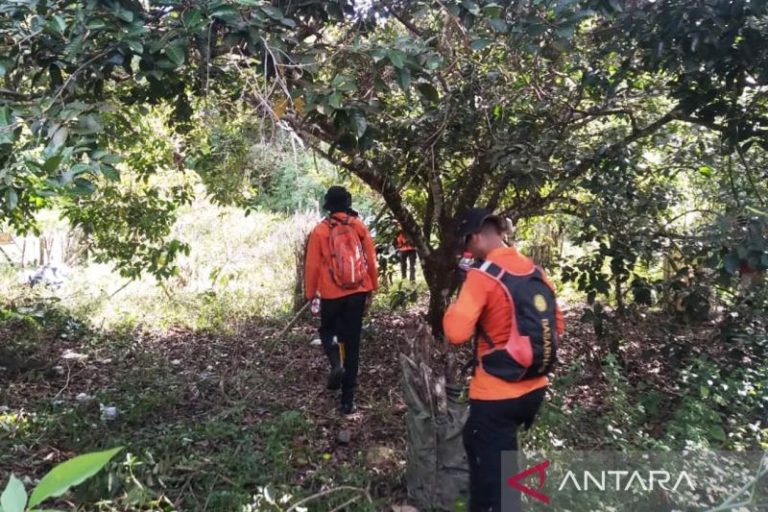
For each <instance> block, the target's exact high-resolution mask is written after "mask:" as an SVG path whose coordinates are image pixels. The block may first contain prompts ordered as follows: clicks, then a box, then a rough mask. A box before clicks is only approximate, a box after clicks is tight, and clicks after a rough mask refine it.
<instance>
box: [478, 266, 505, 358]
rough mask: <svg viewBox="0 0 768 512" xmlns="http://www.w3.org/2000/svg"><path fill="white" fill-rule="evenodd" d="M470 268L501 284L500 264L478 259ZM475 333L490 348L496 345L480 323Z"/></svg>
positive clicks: (502, 270)
mask: <svg viewBox="0 0 768 512" xmlns="http://www.w3.org/2000/svg"><path fill="white" fill-rule="evenodd" d="M470 270H477V271H479V272H482V273H483V274H485V275H487V276H488V277H490V278H491V279H493V280H494V281H497V282H499V284H501V281H500V279H501V277H502V275H503V274H504V269H502V268H501V267H500V266H498V265H497V264H495V263H493V262H492V261H488V260H478V261H476V262H474V263H473V264H472V266H471V267H470ZM477 333H478V334H479V335H480V336H482V337H483V338H484V339H485V341H486V342H487V343H488V345H489V346H490V347H491V348H496V345H495V344H494V342H493V340H492V339H491V337H490V336H489V335H488V333H487V332H485V330H484V329H483V328H482V327H480V324H477ZM475 352H477V347H475Z"/></svg>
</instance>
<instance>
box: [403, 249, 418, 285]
mask: <svg viewBox="0 0 768 512" xmlns="http://www.w3.org/2000/svg"><path fill="white" fill-rule="evenodd" d="M399 256H400V273H401V275H402V276H403V279H405V275H406V274H407V273H408V264H409V263H410V265H411V274H410V279H411V281H415V280H416V251H415V250H413V251H400V254H399Z"/></svg>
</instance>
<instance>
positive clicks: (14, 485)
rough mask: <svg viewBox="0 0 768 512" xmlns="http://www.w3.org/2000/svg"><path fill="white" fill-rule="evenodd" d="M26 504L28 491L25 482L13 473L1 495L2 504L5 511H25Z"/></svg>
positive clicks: (0, 503) (0, 501) (0, 502)
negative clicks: (25, 488)
mask: <svg viewBox="0 0 768 512" xmlns="http://www.w3.org/2000/svg"><path fill="white" fill-rule="evenodd" d="M26 505H27V491H25V490H24V484H23V483H21V480H19V479H18V478H16V476H15V475H11V478H9V479H8V485H6V486H5V490H4V491H3V494H2V495H0V506H2V510H3V512H24V507H25V506H26Z"/></svg>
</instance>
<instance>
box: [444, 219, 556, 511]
mask: <svg viewBox="0 0 768 512" xmlns="http://www.w3.org/2000/svg"><path fill="white" fill-rule="evenodd" d="M505 227H506V221H504V220H503V219H502V218H500V217H498V216H496V215H493V214H492V212H491V211H490V210H487V209H484V208H473V209H470V210H467V211H465V212H463V213H462V214H461V215H460V216H459V217H458V225H457V236H458V239H459V240H460V247H459V251H460V253H471V255H472V257H474V258H475V262H474V263H473V264H472V265H471V266H470V267H469V270H468V271H467V272H466V277H465V280H464V282H463V284H462V286H461V289H460V291H459V295H458V298H457V299H456V301H455V302H454V303H453V304H452V305H451V306H450V307H449V308H448V310H447V311H446V313H445V316H444V318H443V330H444V334H445V337H446V338H447V339H448V341H450V342H451V343H453V344H461V343H465V342H467V341H469V340H471V339H472V338H473V337H476V341H475V343H476V345H475V347H474V352H475V353H474V357H475V369H474V373H473V377H472V380H471V382H470V387H469V398H470V406H469V410H470V413H469V418H468V420H467V423H466V425H465V427H464V432H463V437H464V447H465V449H466V451H467V457H468V461H469V474H470V503H469V510H470V511H472V512H479V511H483V512H488V511H492V512H500V511H501V510H504V512H508V511H518V510H519V509H520V495H519V493H517V494H512V497H511V498H510V500H511V502H505V503H504V508H502V484H503V482H504V481H505V480H504V479H503V477H506V478H509V477H511V476H513V474H514V473H512V474H509V475H502V452H507V451H509V452H514V451H516V450H517V448H518V445H517V432H518V429H519V427H520V426H524V427H525V428H529V427H530V425H531V424H532V423H533V420H534V417H535V415H536V413H537V411H538V410H539V407H540V406H541V403H542V401H543V399H544V393H545V390H546V389H547V386H548V384H549V380H548V378H547V373H548V372H549V371H550V370H551V368H552V367H553V365H554V363H555V361H556V350H557V343H558V338H559V337H560V336H561V335H562V334H563V330H564V321H563V315H562V313H561V312H560V309H559V307H558V306H557V301H556V298H555V294H554V288H553V287H552V285H551V283H550V282H549V280H548V279H547V277H546V275H545V274H544V272H543V271H542V270H541V269H540V268H539V267H537V266H536V265H535V264H534V263H533V261H531V260H530V259H529V258H527V257H525V256H523V255H522V254H520V253H519V252H518V251H517V249H515V248H514V247H511V246H507V244H506V243H505V242H504V233H505V231H506V229H505ZM509 456H510V457H512V460H510V464H511V466H512V467H516V459H514V457H515V456H516V454H510V455H509ZM505 492H506V491H505Z"/></svg>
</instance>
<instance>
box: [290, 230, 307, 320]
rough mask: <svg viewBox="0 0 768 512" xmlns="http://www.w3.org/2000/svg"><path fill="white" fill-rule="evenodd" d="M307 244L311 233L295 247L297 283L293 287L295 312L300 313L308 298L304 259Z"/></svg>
mask: <svg viewBox="0 0 768 512" xmlns="http://www.w3.org/2000/svg"><path fill="white" fill-rule="evenodd" d="M307 245H309V235H307V236H306V237H305V238H304V241H303V242H300V243H299V244H298V245H297V246H296V247H295V248H294V254H295V256H296V283H295V285H294V288H293V312H294V313H298V312H299V311H301V308H302V307H304V304H305V303H306V299H305V297H304V260H305V259H306V257H307Z"/></svg>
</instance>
